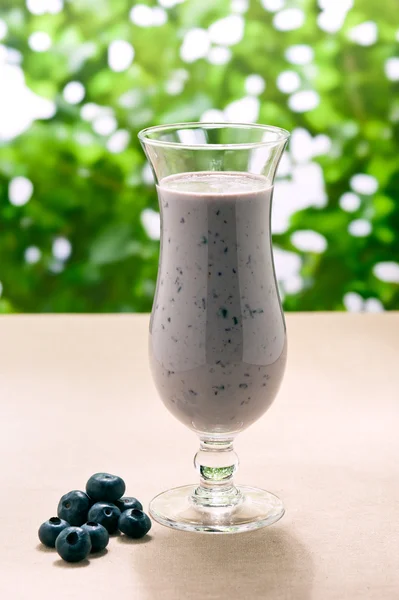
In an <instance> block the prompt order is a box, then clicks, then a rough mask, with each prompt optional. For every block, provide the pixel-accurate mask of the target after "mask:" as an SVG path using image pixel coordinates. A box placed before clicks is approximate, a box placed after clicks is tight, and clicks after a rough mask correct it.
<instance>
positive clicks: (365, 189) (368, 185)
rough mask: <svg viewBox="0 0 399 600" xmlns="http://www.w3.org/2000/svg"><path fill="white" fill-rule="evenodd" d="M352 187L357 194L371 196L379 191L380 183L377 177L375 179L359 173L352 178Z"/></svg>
mask: <svg viewBox="0 0 399 600" xmlns="http://www.w3.org/2000/svg"><path fill="white" fill-rule="evenodd" d="M350 186H351V188H352V190H353V191H354V192H356V193H357V194H363V195H365V196H371V195H372V194H375V193H376V191H377V190H378V181H377V179H376V178H375V177H373V175H366V174H365V173H358V174H357V175H353V177H351V179H350Z"/></svg>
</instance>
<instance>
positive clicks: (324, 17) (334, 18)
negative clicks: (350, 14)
mask: <svg viewBox="0 0 399 600" xmlns="http://www.w3.org/2000/svg"><path fill="white" fill-rule="evenodd" d="M345 17H346V13H345V12H341V13H337V12H333V11H330V10H324V11H323V12H321V13H320V14H319V15H317V24H318V26H319V28H320V29H321V30H322V31H325V32H326V33H337V32H338V31H339V30H340V29H342V26H343V24H344V22H345Z"/></svg>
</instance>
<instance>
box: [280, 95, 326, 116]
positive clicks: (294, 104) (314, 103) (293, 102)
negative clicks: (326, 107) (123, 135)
mask: <svg viewBox="0 0 399 600" xmlns="http://www.w3.org/2000/svg"><path fill="white" fill-rule="evenodd" d="M319 104H320V96H319V94H318V93H317V92H315V91H314V90H302V91H300V92H296V93H295V94H293V95H292V96H290V97H289V99H288V106H289V107H290V109H291V110H292V111H293V112H297V113H302V112H307V111H308V110H313V109H315V108H317V107H318V106H319Z"/></svg>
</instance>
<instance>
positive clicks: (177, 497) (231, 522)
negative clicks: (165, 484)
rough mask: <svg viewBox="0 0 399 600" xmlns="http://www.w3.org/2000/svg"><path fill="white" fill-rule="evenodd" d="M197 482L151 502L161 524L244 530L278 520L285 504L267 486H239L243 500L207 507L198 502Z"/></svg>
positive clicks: (212, 530) (210, 530) (218, 530)
mask: <svg viewBox="0 0 399 600" xmlns="http://www.w3.org/2000/svg"><path fill="white" fill-rule="evenodd" d="M197 488H198V486H197V485H185V486H182V487H178V488H174V489H172V490H168V491H167V492H163V493H162V494H159V495H158V496H156V497H155V498H154V499H153V500H152V501H151V503H150V514H151V517H152V518H153V519H154V520H155V521H158V523H160V524H161V525H165V526H166V527H172V528H173V529H180V530H182V531H198V532H199V533H241V532H244V531H251V530H252V529H259V528H260V527H266V526H267V525H272V524H273V523H276V521H278V520H279V519H281V517H282V516H283V515H284V512H285V510H284V505H283V503H282V502H281V500H280V499H279V498H277V496H275V495H274V494H272V493H270V492H266V491H265V490H260V489H258V488H252V487H247V486H237V489H238V491H239V492H240V496H241V499H240V502H239V503H238V504H237V505H236V506H233V507H227V508H226V507H214V506H212V507H203V506H198V505H196V504H195V503H194V501H193V497H194V496H195V492H196V490H197Z"/></svg>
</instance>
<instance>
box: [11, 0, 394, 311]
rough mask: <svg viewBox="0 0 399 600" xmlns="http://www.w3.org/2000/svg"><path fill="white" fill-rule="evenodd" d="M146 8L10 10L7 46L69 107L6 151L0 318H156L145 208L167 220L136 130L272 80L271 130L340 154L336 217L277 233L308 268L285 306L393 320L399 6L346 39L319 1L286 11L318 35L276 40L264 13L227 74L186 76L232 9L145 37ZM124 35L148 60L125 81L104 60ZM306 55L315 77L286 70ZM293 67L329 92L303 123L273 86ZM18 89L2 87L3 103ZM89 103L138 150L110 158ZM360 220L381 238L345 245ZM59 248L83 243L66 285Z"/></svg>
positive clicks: (126, 4)
mask: <svg viewBox="0 0 399 600" xmlns="http://www.w3.org/2000/svg"><path fill="white" fill-rule="evenodd" d="M337 1H339V0H337ZM142 3H144V4H145V3H146V2H145V1H143V2H142ZM133 4H134V2H132V1H131V0H130V1H127V0H112V1H111V0H96V1H95V2H94V1H89V0H80V1H78V0H76V1H72V2H71V1H70V2H66V3H65V5H64V8H63V10H62V11H61V12H59V13H58V14H43V15H33V14H31V13H30V12H29V11H28V10H27V9H26V6H25V2H23V1H22V0H13V1H12V2H11V3H9V4H8V3H5V2H4V0H3V2H2V4H1V5H0V7H2V11H1V13H0V16H1V18H3V19H4V20H5V22H6V23H7V25H8V33H7V36H6V38H5V39H4V40H3V41H2V44H4V45H6V46H7V47H9V48H15V49H17V50H19V51H20V52H21V53H22V56H23V61H22V65H21V66H22V68H23V71H24V73H25V78H26V83H27V85H28V86H29V88H30V89H31V90H33V91H34V92H35V93H37V94H39V95H41V96H43V97H45V98H49V99H51V100H53V101H54V102H55V103H56V109H57V110H56V114H55V116H54V117H53V118H51V119H49V120H39V121H35V122H34V123H33V124H32V126H31V127H30V128H29V129H28V130H27V131H26V132H24V133H23V134H21V135H20V136H18V137H16V138H14V139H13V140H11V141H9V142H2V143H1V142H0V281H1V282H2V288H3V293H2V296H1V297H0V312H64V311H65V312H118V311H148V310H150V308H151V302H152V294H153V289H154V281H155V278H156V271H157V260H158V242H157V241H154V240H151V239H149V238H148V236H147V234H146V232H145V230H144V228H143V227H142V225H141V222H140V214H141V212H142V211H143V209H145V208H148V207H149V208H152V209H154V210H157V199H156V194H155V190H154V188H153V186H151V185H148V184H146V183H145V182H144V181H143V175H142V173H143V167H144V165H145V158H144V155H143V153H142V151H141V148H140V147H139V144H138V141H137V138H136V134H137V132H138V131H139V130H140V129H141V128H143V127H146V126H149V125H152V124H157V123H168V122H174V121H183V120H184V121H187V120H199V119H200V117H201V114H202V113H203V112H204V111H205V110H207V109H209V108H219V109H223V108H224V107H226V105H227V104H229V103H231V102H232V101H234V100H237V99H239V98H242V97H243V96H245V79H246V77H247V76H248V74H251V73H258V74H261V75H262V76H263V77H264V78H265V80H266V82H267V87H266V90H265V91H264V92H263V93H262V94H261V96H260V100H261V107H260V114H259V119H258V121H259V122H264V123H270V124H275V125H278V126H280V127H284V128H286V129H288V130H292V129H294V128H298V127H303V128H305V129H307V130H308V131H309V132H310V134H311V135H312V136H315V135H317V134H320V133H323V134H327V135H328V136H330V138H331V140H332V151H331V152H329V153H328V154H327V155H324V156H320V157H318V158H316V159H314V160H315V161H316V162H319V164H320V165H321V166H322V169H323V173H324V179H325V186H326V191H327V195H328V204H327V206H326V207H324V208H316V207H310V208H307V209H305V210H301V211H298V212H296V213H295V214H294V215H293V216H292V217H291V220H290V224H289V228H288V229H287V231H286V232H285V233H283V234H279V235H276V236H274V243H275V245H276V246H278V247H280V248H282V249H285V250H289V251H292V252H296V253H299V254H300V255H301V257H302V259H303V266H302V271H301V275H302V277H303V278H304V283H305V285H304V288H303V290H302V291H300V292H299V293H297V294H292V295H286V297H285V308H286V309H288V310H337V309H343V307H344V305H343V296H344V295H345V294H346V293H348V292H353V291H354V292H357V293H358V294H360V295H361V296H362V297H363V298H370V297H373V298H378V299H380V300H381V301H382V303H383V304H384V306H385V308H386V309H395V308H396V309H397V308H399V290H398V285H397V284H395V283H386V282H382V281H380V280H379V279H377V278H376V277H375V275H374V274H373V266H374V265H375V264H376V263H378V262H381V261H396V260H397V259H398V256H399V236H398V230H399V203H398V196H399V135H398V133H399V94H398V92H399V84H398V82H392V81H389V80H388V79H387V77H386V75H385V73H384V63H385V61H386V60H387V59H389V58H390V57H393V56H395V55H396V56H398V55H399V43H398V41H397V40H398V39H399V38H398V35H397V31H398V30H399V11H398V4H397V0H384V1H383V2H375V1H374V0H356V2H355V6H354V8H353V9H352V10H351V11H350V12H349V13H348V16H347V18H346V21H345V24H344V26H343V28H342V29H341V30H340V31H339V32H338V33H336V34H328V33H325V32H324V31H322V30H321V29H320V28H319V27H318V25H317V15H318V14H319V12H320V8H319V6H318V4H317V2H316V0H303V1H297V2H288V1H287V3H286V4H287V5H289V6H300V7H301V8H302V9H303V10H304V11H305V13H306V21H305V24H304V25H303V26H302V27H301V28H300V29H297V30H294V31H288V32H282V31H277V30H276V29H275V28H274V27H273V17H274V15H273V14H272V13H271V12H268V11H266V10H265V9H264V8H263V7H262V5H261V3H260V2H258V1H251V2H250V3H249V9H248V11H247V12H246V13H245V15H244V17H245V32H244V37H243V39H242V41H240V42H239V43H238V44H236V45H234V46H232V48H231V50H232V58H231V60H230V61H229V62H228V64H226V65H220V66H218V65H212V64H209V62H208V61H207V60H206V59H199V60H197V61H195V62H193V63H191V64H187V63H185V62H184V61H183V60H182V59H181V57H180V47H181V44H182V40H183V37H184V34H185V32H186V31H187V30H188V29H190V28H193V27H201V28H207V27H209V26H210V25H211V24H212V23H213V22H214V21H216V20H218V19H220V18H222V17H225V16H227V15H229V14H231V3H230V1H228V0H217V1H215V0H187V1H186V2H183V3H182V4H179V5H177V6H175V7H173V8H170V9H168V10H167V12H168V20H167V22H166V23H165V24H164V25H162V26H160V27H138V26H136V25H134V24H133V23H132V22H131V20H129V11H130V10H131V8H132V6H133ZM147 4H148V5H149V6H154V3H153V2H147ZM369 20H372V21H375V22H376V23H377V26H378V41H377V43H375V44H373V45H371V46H370V47H364V46H361V45H358V44H356V43H354V42H352V41H350V40H349V39H348V36H347V32H348V30H349V29H350V28H351V27H353V26H355V25H357V24H359V23H362V22H364V21H369ZM34 31H45V32H48V33H49V35H50V36H51V38H52V41H53V44H52V47H51V49H50V50H49V51H47V52H40V53H38V52H34V51H32V50H31V48H30V47H29V45H28V38H29V35H30V34H31V33H32V32H34ZM115 39H122V40H127V41H129V42H130V43H131V44H132V45H133V46H134V50H135V57H134V60H133V62H132V64H131V66H130V67H129V68H128V69H126V70H125V71H123V72H113V71H112V70H111V69H110V68H109V66H108V62H107V51H108V46H109V44H110V43H111V42H112V41H113V40H115ZM293 44H309V45H310V46H312V47H313V49H314V52H315V58H314V61H313V64H312V65H308V66H295V65H290V64H289V63H288V62H287V60H286V58H285V56H284V53H285V50H286V48H287V47H289V46H292V45H293ZM180 68H184V69H187V71H188V72H189V77H188V78H187V81H186V83H185V85H184V90H183V91H182V93H181V94H178V95H170V94H169V93H168V92H167V91H166V86H167V82H168V81H169V80H170V78H171V76H172V73H173V72H174V71H175V70H176V69H180ZM287 69H289V70H295V71H297V72H298V74H299V76H300V78H301V82H302V84H301V86H302V89H314V90H316V91H317V92H318V93H319V95H320V98H321V102H320V104H319V106H318V107H317V108H316V109H314V110H311V111H309V112H307V113H294V112H292V111H291V110H290V109H289V108H288V104H287V100H288V97H287V94H283V93H282V92H281V91H279V89H278V87H277V85H276V80H277V77H278V75H279V73H281V72H282V71H284V70H287ZM69 81H80V82H82V83H83V85H84V87H85V92H86V93H85V98H84V100H83V101H82V102H81V103H80V104H78V105H71V104H68V103H67V102H66V101H65V100H64V98H63V95H62V90H63V89H64V87H65V85H66V84H67V83H68V82H69ZM6 85H7V82H5V81H3V82H1V81H0V94H1V87H2V86H6ZM3 89H4V88H3ZM121 97H122V102H121ZM88 102H93V103H96V104H98V105H100V106H107V107H111V108H112V110H113V112H114V115H115V117H116V119H117V122H118V127H119V128H123V129H127V130H129V132H130V133H131V141H130V143H129V145H128V147H127V148H126V150H124V151H123V152H121V153H115V154H112V153H110V152H109V151H108V150H107V147H106V143H107V139H108V138H107V136H101V135H98V134H96V133H95V132H94V131H93V129H92V126H91V123H90V122H88V121H86V120H83V119H82V117H81V108H82V105H84V104H86V103H88ZM128 104H129V106H127V105H128ZM356 173H367V174H370V175H373V176H374V177H376V178H377V180H378V182H379V189H378V191H377V193H376V194H374V195H372V196H364V197H362V198H361V200H362V201H361V206H360V207H359V209H358V210H357V211H356V212H355V213H351V214H350V213H348V212H345V211H344V210H342V209H341V208H340V206H339V204H338V201H339V198H340V197H341V195H342V194H343V193H345V192H347V191H349V190H350V184H349V182H350V179H351V177H352V176H353V175H354V174H356ZM19 175H22V176H24V177H27V178H29V179H30V180H31V181H32V183H33V186H34V193H33V196H32V198H31V200H30V201H29V202H28V203H27V204H26V205H25V206H20V207H19V206H13V205H12V204H11V203H10V201H9V196H8V186H9V183H10V181H11V180H12V178H13V177H16V176H19ZM354 218H365V219H368V220H369V221H370V222H371V224H372V231H371V233H370V235H368V236H365V237H353V236H351V235H350V234H349V233H348V225H349V223H350V221H351V220H353V219H354ZM301 229H306V230H309V229H311V230H314V231H316V232H319V233H321V234H323V235H324V236H325V238H326V239H327V242H328V247H327V249H326V251H325V252H323V253H319V254H316V253H300V252H298V250H297V249H296V248H295V247H294V246H293V245H292V243H291V235H292V233H293V232H294V231H296V230H301ZM58 236H65V237H66V238H68V239H69V240H70V241H71V244H72V254H71V257H70V258H69V259H68V260H67V261H65V264H64V266H63V269H62V270H61V272H58V273H54V272H52V270H51V265H52V264H53V263H54V257H53V256H52V244H53V240H54V239H55V238H56V237H58ZM29 246H37V247H38V248H40V250H41V252H42V256H41V259H40V260H39V261H38V262H37V263H36V264H27V263H26V261H25V260H24V253H25V250H26V248H27V247H29Z"/></svg>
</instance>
